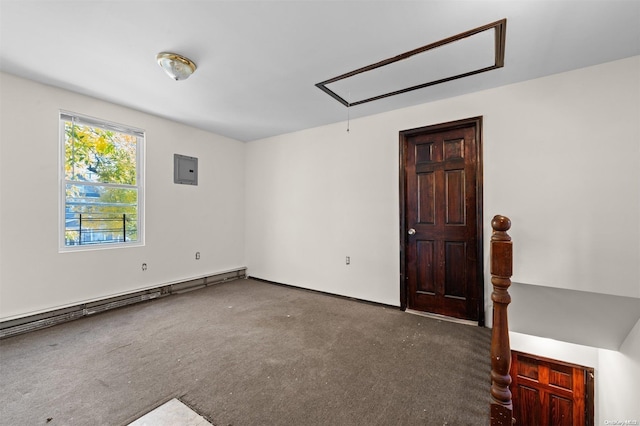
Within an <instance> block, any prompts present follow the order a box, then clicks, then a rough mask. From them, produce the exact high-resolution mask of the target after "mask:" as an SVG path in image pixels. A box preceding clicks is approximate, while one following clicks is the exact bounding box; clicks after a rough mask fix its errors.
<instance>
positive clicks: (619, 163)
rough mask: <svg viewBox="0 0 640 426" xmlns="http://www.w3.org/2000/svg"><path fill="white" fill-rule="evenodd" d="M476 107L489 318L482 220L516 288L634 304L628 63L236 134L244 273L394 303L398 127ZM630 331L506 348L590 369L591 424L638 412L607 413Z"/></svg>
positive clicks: (634, 107)
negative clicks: (609, 347) (619, 339)
mask: <svg viewBox="0 0 640 426" xmlns="http://www.w3.org/2000/svg"><path fill="white" fill-rule="evenodd" d="M496 72H499V71H496ZM356 108H357V107H356ZM475 116H483V117H484V121H483V123H484V129H483V151H484V155H483V158H484V215H485V217H484V226H485V228H484V239H485V242H484V243H485V245H484V248H485V270H486V272H485V290H486V291H485V293H486V294H485V303H486V313H487V323H488V324H491V318H490V315H491V306H490V303H489V302H490V298H489V295H490V291H491V288H490V287H491V286H490V280H489V275H488V256H489V246H488V243H489V238H490V233H491V232H490V231H491V228H490V221H491V218H492V217H493V215H495V214H504V215H507V216H509V217H510V218H511V220H512V223H513V228H512V230H511V232H510V234H511V235H512V237H513V240H514V244H515V249H514V250H515V254H514V256H515V258H514V277H513V280H514V281H518V282H520V283H527V284H532V285H543V286H547V287H556V288H562V289H571V290H577V291H585V292H593V293H601V294H608V295H616V296H625V297H631V298H639V297H640V143H639V141H640V57H633V58H628V59H624V60H621V61H616V62H611V63H607V64H602V65H599V66H595V67H590V68H585V69H581V70H577V71H573V72H568V73H563V74H558V75H553V76H549V77H546V78H541V79H537V80H532V81H528V82H524V83H519V84H514V85H510V86H505V87H501V88H497V89H492V90H487V91H482V92H477V93H473V94H469V95H465V96H461V97H457V98H452V99H447V100H442V101H437V102H433V103H427V104H423V105H419V106H415V107H411V108H406V109H402V110H396V111H392V112H388V113H384V114H380V115H376V116H370V117H365V118H362V119H358V120H352V121H351V125H350V132H349V133H347V132H346V124H345V123H338V124H334V125H329V126H323V127H319V128H314V129H308V130H304V131H301V132H296V133H292V134H287V135H282V136H277V137H273V138H268V139H264V140H259V141H254V142H250V143H248V144H247V162H246V171H247V175H246V176H247V178H246V179H247V180H246V185H247V188H246V214H247V220H246V244H245V246H246V248H247V263H248V265H249V274H250V275H251V276H256V277H260V278H264V279H267V280H272V281H277V282H281V283H286V284H292V285H298V286H302V287H306V288H311V289H316V290H321V291H326V292H330V293H336V294H341V295H345V296H351V297H356V298H360V299H365V300H371V301H375V302H380V303H386V304H392V305H399V304H400V299H399V288H400V284H399V271H400V264H399V239H400V236H399V231H398V230H399V189H398V188H399V183H398V170H399V169H398V155H399V147H398V143H399V142H398V132H400V131H402V130H405V129H411V128H416V127H422V126H426V125H430V124H437V123H443V122H448V121H452V120H458V119H463V118H469V117H475ZM345 256H351V261H352V264H351V265H350V266H346V265H345ZM540 315H545V312H544V306H541V311H540ZM637 329H638V325H637V324H636V327H635V329H634V330H635V331H632V333H631V334H629V336H628V337H627V340H626V341H625V343H624V344H623V348H627V349H625V350H626V351H627V352H628V353H624V352H623V349H622V348H621V350H620V352H617V351H613V352H610V351H605V350H603V349H597V348H592V347H584V346H580V345H570V344H568V343H562V342H555V341H550V342H552V343H551V344H548V343H545V344H540V342H542V341H545V342H548V341H547V340H545V339H542V340H541V339H540V338H537V337H533V336H527V335H519V336H520V338H519V339H517V341H515V345H514V346H513V348H514V349H517V350H524V349H525V348H526V349H528V351H529V352H532V353H536V354H538V355H541V356H548V357H551V358H553V357H554V355H555V354H558V352H560V355H561V357H556V358H559V359H563V360H565V361H568V362H574V363H578V364H583V365H587V366H591V367H594V368H596V374H597V375H598V377H602V379H601V380H599V379H598V378H597V379H596V397H597V398H598V401H599V402H598V405H597V407H596V411H597V413H598V414H597V417H598V419H601V420H602V421H604V419H609V417H611V418H613V417H612V416H615V415H619V416H623V415H628V416H633V415H636V414H634V412H632V411H629V410H634V409H636V408H634V407H635V406H631V404H629V406H628V408H627V411H624V410H621V411H614V410H613V408H611V406H609V405H608V404H609V401H610V398H611V397H610V396H608V395H620V394H625V397H623V398H622V400H623V401H629V402H630V401H637V400H640V384H638V383H637V381H636V382H632V381H630V380H622V381H621V382H619V383H618V384H616V383H614V382H615V381H616V380H617V378H618V377H626V376H625V374H627V373H626V370H627V369H631V370H633V371H637V368H638V362H640V351H638V350H637V346H638V336H637V335H638V330H637ZM629 342H631V343H629ZM556 344H558V345H562V350H561V351H558V350H557V349H556V348H555V347H554V345H556ZM625 345H626V346H625ZM628 347H633V348H634V349H629V348H628ZM585 348H586V349H585ZM612 358H615V360H613V359H612ZM620 359H623V360H625V361H624V362H618V361H620ZM610 361H615V362H616V364H613V363H611V362H610ZM634 369H635V370H634ZM604 377H607V378H606V379H605V378H604ZM620 383H622V385H620ZM619 386H624V388H620V387H619ZM605 396H606V397H605ZM605 405H606V407H605ZM616 413H617V414H616ZM605 416H607V417H605ZM631 418H633V417H631ZM635 418H638V419H639V420H640V416H637V415H636V417H635Z"/></svg>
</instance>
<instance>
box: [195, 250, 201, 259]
mask: <svg viewBox="0 0 640 426" xmlns="http://www.w3.org/2000/svg"><path fill="white" fill-rule="evenodd" d="M196 260H200V252H199V251H197V252H196Z"/></svg>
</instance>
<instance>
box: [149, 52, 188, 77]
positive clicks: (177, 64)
mask: <svg viewBox="0 0 640 426" xmlns="http://www.w3.org/2000/svg"><path fill="white" fill-rule="evenodd" d="M156 59H157V60H158V65H160V67H162V69H163V70H164V71H165V72H166V73H167V74H168V75H169V77H171V78H172V79H174V80H176V81H178V80H186V79H187V78H189V76H190V75H191V74H193V72H194V71H195V70H196V64H195V63H194V62H193V61H192V60H191V59H188V58H185V57H184V56H182V55H178V54H177V53H170V52H161V53H158V55H157V56H156Z"/></svg>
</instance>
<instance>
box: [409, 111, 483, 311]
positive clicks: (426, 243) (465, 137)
mask: <svg viewBox="0 0 640 426" xmlns="http://www.w3.org/2000/svg"><path fill="white" fill-rule="evenodd" d="M477 134H478V123H477V122H476V121H472V122H469V123H467V124H466V125H460V124H457V125H455V126H452V128H448V129H447V128H445V129H442V128H437V129H435V130H430V129H427V130H425V131H424V132H413V133H411V134H409V135H406V136H405V137H404V138H403V140H402V143H403V146H402V150H403V170H404V173H403V177H402V179H403V184H404V186H403V190H402V193H403V198H404V199H403V207H402V210H403V222H404V224H405V228H404V229H403V231H406V230H409V229H410V230H411V235H409V236H407V237H406V239H405V243H404V244H403V246H404V251H403V252H404V253H405V261H404V265H403V270H404V271H405V276H406V284H405V285H406V289H405V292H406V296H405V297H406V306H407V307H408V308H410V309H416V310H422V311H427V312H433V313H438V314H443V315H448V316H453V317H457V318H463V319H472V320H478V316H479V312H480V307H479V305H480V300H481V298H482V294H481V291H479V290H481V289H482V285H481V283H482V277H481V276H478V272H477V271H478V270H479V269H480V270H481V269H482V265H479V263H478V259H479V258H480V257H479V256H478V251H479V250H481V247H480V245H479V242H480V241H481V237H479V235H481V228H482V225H481V217H480V216H481V215H480V214H479V213H478V209H479V206H480V205H481V198H479V194H481V191H480V190H479V188H478V184H480V183H481V181H480V180H479V179H478V177H477V176H478V175H479V170H480V169H479V164H478V162H479V156H478V155H477V154H478V150H479V147H478V142H479V141H478V140H477V139H478V137H477ZM479 284H480V285H479Z"/></svg>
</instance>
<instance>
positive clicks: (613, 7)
mask: <svg viewBox="0 0 640 426" xmlns="http://www.w3.org/2000/svg"><path fill="white" fill-rule="evenodd" d="M502 18H507V31H506V55H505V66H504V68H500V69H497V70H493V71H489V72H487V73H482V74H478V75H474V76H471V77H467V78H463V79H460V80H455V81H451V82H448V83H444V84H441V85H436V86H432V87H427V88H424V89H420V90H417V91H413V92H409V93H406V94H402V95H398V96H393V97H390V98H386V99H383V100H379V101H375V102H371V103H368V104H363V105H359V106H354V107H351V108H350V111H349V115H350V117H351V118H355V117H360V116H365V115H370V114H375V113H379V112H384V111H389V110H392V109H397V108H401V107H405V106H410V105H416V104H420V103H424V102H429V101H433V100H437V99H442V98H446V97H451V96H457V95H461V94H465V93H469V92H474V91H478V90H483V89H488V88H492V87H497V86H500V85H505V84H510V83H515V82H518V81H523V80H528V79H532V78H537V77H541V76H545V75H549V74H554V73H558V72H563V71H568V70H571V69H576V68H582V67H585V66H590V65H595V64H599V63H603V62H608V61H612V60H616V59H621V58H625V57H629V56H634V55H639V54H640V0H627V1H614V0H607V1H578V0H573V1H537V0H536V1H518V0H513V1H484V0H476V1H398V0H396V1H367V0H360V1H329V0H324V1H312V0H308V1H302V0H301V1H204V0H200V1H190V0H185V1H177V0H174V1H157V0H156V1H143V0H137V1H113V0H111V1H101V0H83V1H81V0H75V1H61V0H46V1H42V0H41V1H32V0H0V28H1V29H0V70H2V71H4V72H7V73H10V74H14V75H18V76H22V77H25V78H29V79H32V80H36V81H39V82H43V83H46V84H50V85H53V86H58V87H62V88H64V89H68V90H71V91H74V92H78V93H82V94H86V95H89V96H93V97H96V98H100V99H104V100H107V101H110V102H114V103H117V104H120V105H124V106H127V107H131V108H135V109H137V110H141V111H145V112H148V113H151V114H155V115H158V116H161V117H166V118H170V119H173V120H176V121H179V122H183V123H186V124H189V125H192V126H195V127H198V128H202V129H205V130H209V131H212V132H215V133H218V134H221V135H225V136H228V137H231V138H235V139H238V140H242V141H249V140H255V139H261V138H264V137H268V136H272V135H277V134H283V133H288V132H292V131H295V130H300V129H305V128H310V127H315V126H320V125H323V124H328V123H334V122H339V121H345V120H346V118H347V111H346V108H345V107H344V106H343V105H341V104H340V103H338V102H337V101H336V100H334V99H332V98H331V97H330V96H328V95H327V94H325V93H324V92H322V91H321V90H320V89H318V88H317V87H315V86H314V85H315V84H316V83H319V82H321V81H325V80H327V79H329V78H332V77H335V76H338V75H341V74H343V73H346V72H348V71H352V70H354V69H357V68H360V67H363V66H366V65H369V64H372V63H374V62H378V61H380V60H383V59H386V58H389V57H392V56H395V55H398V54H401V53H404V52H406V51H409V50H412V49H415V48H418V47H420V46H423V45H426V44H429V43H433V42H436V41H439V40H441V39H444V38H446V37H449V36H453V35H456V34H459V33H461V32H464V31H467V30H470V29H472V28H476V27H479V26H482V25H485V24H489V23H491V22H494V21H497V20H500V19H502ZM161 51H173V52H176V53H180V54H182V55H185V56H187V57H189V58H191V59H192V60H193V61H194V62H196V64H197V65H198V69H197V71H196V73H195V74H194V75H193V76H192V77H191V78H189V79H188V80H184V81H178V82H176V81H173V80H171V79H169V77H167V75H166V74H165V73H164V72H163V71H162V69H160V67H158V65H157V63H156V61H155V55H156V54H157V53H158V52H161ZM434 66H437V64H434ZM585 90H588V88H585ZM5 107H6V106H5ZM77 112H80V113H82V112H85V111H77ZM85 113H86V112H85ZM103 118H104V117H103ZM125 124H130V125H135V123H125Z"/></svg>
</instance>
